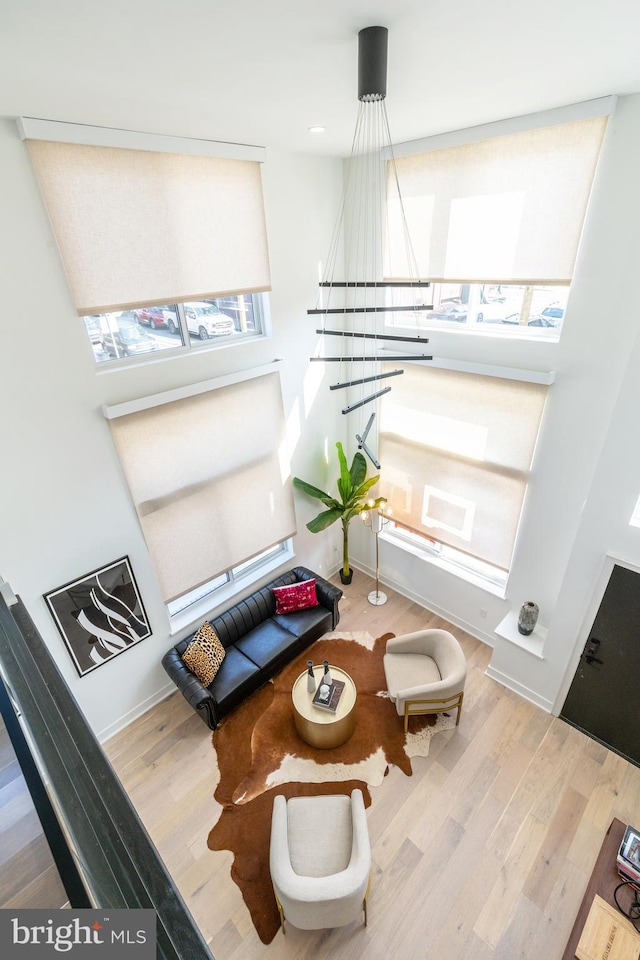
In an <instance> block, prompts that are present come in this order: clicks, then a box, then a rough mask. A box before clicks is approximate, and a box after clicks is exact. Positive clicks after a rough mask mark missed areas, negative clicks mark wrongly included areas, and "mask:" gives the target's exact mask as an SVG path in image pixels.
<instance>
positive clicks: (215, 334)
mask: <svg viewBox="0 0 640 960" xmlns="http://www.w3.org/2000/svg"><path fill="white" fill-rule="evenodd" d="M267 310H268V300H267V294H264V293H253V294H239V295H237V296H235V297H231V296H229V297H221V298H220V299H214V300H201V301H191V302H188V303H167V304H163V305H162V306H152V307H140V308H138V309H135V310H119V311H117V312H114V313H104V314H96V315H94V316H90V317H84V318H82V319H83V322H84V324H85V326H86V330H87V334H88V336H89V339H90V341H91V345H92V347H93V355H94V358H95V361H96V363H98V364H104V363H107V362H109V361H114V360H126V359H128V358H130V357H137V358H138V359H153V358H154V357H157V356H158V355H159V354H158V351H166V350H176V349H182V350H185V349H187V350H189V349H196V350H197V349H200V348H202V347H203V346H208V347H212V346H224V345H228V344H233V343H237V342H238V341H239V340H250V339H255V338H256V337H260V336H262V335H263V334H264V333H266V332H267Z"/></svg>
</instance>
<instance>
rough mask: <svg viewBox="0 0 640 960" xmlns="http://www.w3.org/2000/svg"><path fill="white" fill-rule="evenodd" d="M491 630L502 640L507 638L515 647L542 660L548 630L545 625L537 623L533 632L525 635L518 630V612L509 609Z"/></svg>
mask: <svg viewBox="0 0 640 960" xmlns="http://www.w3.org/2000/svg"><path fill="white" fill-rule="evenodd" d="M493 632H494V633H495V634H497V635H498V636H499V637H502V638H503V639H504V640H508V641H509V642H510V643H513V644H515V645H516V646H517V647H521V648H522V649H523V650H526V651H527V653H530V654H531V655H532V656H534V657H537V658H538V659H539V660H544V656H543V653H542V651H543V650H544V644H545V640H546V639H547V633H548V630H547V628H546V627H541V626H540V625H539V624H536V627H535V629H534V631H533V633H532V634H531V635H530V636H528V637H525V636H523V635H522V634H521V633H520V631H519V630H518V614H517V613H514V611H513V610H510V611H509V613H508V614H507V615H506V617H504V619H502V620H501V621H500V623H499V624H498V626H497V627H496V628H495V630H494V631H493Z"/></svg>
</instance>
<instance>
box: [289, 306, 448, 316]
mask: <svg viewBox="0 0 640 960" xmlns="http://www.w3.org/2000/svg"><path fill="white" fill-rule="evenodd" d="M407 310H412V311H413V312H414V313H420V312H421V311H422V310H433V307H416V306H410V307H331V309H329V308H328V307H327V308H326V309H324V310H320V309H317V310H307V313H308V314H309V316H311V315H312V314H316V313H400V312H402V311H407Z"/></svg>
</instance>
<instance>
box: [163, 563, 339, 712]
mask: <svg viewBox="0 0 640 960" xmlns="http://www.w3.org/2000/svg"><path fill="white" fill-rule="evenodd" d="M310 579H315V581H316V595H317V597H318V606H317V607H309V608H307V609H306V610H298V611H296V612H294V613H286V614H277V613H276V601H275V597H274V595H273V593H272V587H282V586H286V585H287V584H291V583H296V582H298V581H300V580H310ZM341 596H342V590H340V588H339V587H335V586H334V585H333V584H332V583H329V582H328V581H327V580H323V579H322V578H321V577H318V576H316V574H314V573H312V571H311V570H307V568H306V567H294V569H293V570H289V571H287V573H284V574H283V575H282V576H280V577H278V578H277V580H273V581H272V582H271V583H268V584H267V585H266V586H264V587H262V588H261V589H260V590H256V592H255V593H252V594H251V596H249V597H245V599H244V600H241V601H240V602H239V603H236V604H235V605H234V606H233V607H230V608H229V609H228V610H226V611H225V612H224V613H222V614H220V616H217V617H214V619H213V620H210V621H209V622H210V623H211V626H212V627H213V629H214V630H215V631H216V633H217V634H218V636H219V638H220V640H221V642H222V645H223V646H224V648H225V650H226V654H225V658H224V660H223V661H222V666H221V667H220V669H219V671H218V673H217V674H216V676H215V677H214V679H213V682H212V683H211V684H210V685H209V686H208V687H205V686H203V685H202V684H201V683H200V681H199V680H198V678H197V677H196V676H194V674H193V673H191V671H190V670H189V668H188V667H187V666H186V664H185V663H184V662H183V660H182V654H183V653H184V651H185V650H186V648H187V646H188V644H189V641H190V640H191V638H192V636H193V634H191V635H190V636H188V637H185V639H184V640H180V641H179V643H177V644H176V645H175V646H174V647H172V648H171V649H170V650H169V651H168V652H167V653H166V654H165V655H164V657H163V658H162V665H163V667H164V669H165V670H166V671H167V673H168V674H169V676H170V677H171V679H172V680H173V681H174V683H175V684H176V686H177V687H178V689H179V690H180V691H181V692H182V694H183V696H184V697H185V698H186V699H187V700H188V701H189V703H190V704H191V706H192V707H193V708H194V710H196V712H197V713H199V714H200V716H201V717H202V719H203V721H204V722H205V723H206V724H207V726H208V727H210V728H211V729H212V730H215V728H216V727H217V726H218V724H219V723H220V721H221V720H222V718H223V717H224V716H226V715H227V714H228V713H230V711H231V710H233V709H234V708H235V707H237V706H238V704H240V703H242V701H243V700H246V698H247V697H248V696H249V695H250V694H252V693H253V692H254V690H257V689H258V687H261V686H262V684H263V683H266V682H267V680H270V679H271V677H273V676H274V675H275V674H276V673H278V671H279V670H281V669H282V668H283V667H284V666H285V665H286V664H287V663H289V661H290V660H293V658H294V657H295V656H297V654H298V653H300V651H301V650H304V648H305V647H308V646H309V644H311V643H313V642H314V640H317V639H318V638H319V637H321V636H322V635H323V634H324V633H327V631H329V630H333V629H335V627H336V625H337V623H338V620H339V619H340V614H339V611H338V601H339V600H340V597H341Z"/></svg>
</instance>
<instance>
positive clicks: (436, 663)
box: [383, 629, 467, 733]
mask: <svg viewBox="0 0 640 960" xmlns="http://www.w3.org/2000/svg"><path fill="white" fill-rule="evenodd" d="M383 663H384V672H385V676H386V678H387V689H388V691H389V695H390V697H391V699H392V700H395V704H396V709H397V711H398V713H399V714H400V716H401V717H402V716H403V717H404V729H405V733H406V732H407V730H408V726H409V717H411V716H414V715H416V714H422V713H445V712H446V711H448V710H453V709H455V708H457V710H458V715H457V718H456V726H457V725H458V724H459V723H460V712H461V710H462V699H463V697H464V685H465V681H466V678H467V661H466V659H465V656H464V653H463V652H462V647H461V646H460V644H459V643H458V641H457V640H456V638H455V637H454V636H453V634H451V633H449V632H448V631H447V630H435V629H432V630H418V631H416V633H406V634H405V635H404V636H402V637H393V638H392V639H390V640H387V652H386V653H385V655H384V660H383Z"/></svg>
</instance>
